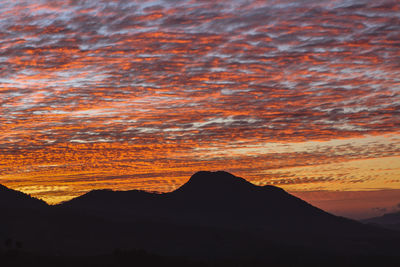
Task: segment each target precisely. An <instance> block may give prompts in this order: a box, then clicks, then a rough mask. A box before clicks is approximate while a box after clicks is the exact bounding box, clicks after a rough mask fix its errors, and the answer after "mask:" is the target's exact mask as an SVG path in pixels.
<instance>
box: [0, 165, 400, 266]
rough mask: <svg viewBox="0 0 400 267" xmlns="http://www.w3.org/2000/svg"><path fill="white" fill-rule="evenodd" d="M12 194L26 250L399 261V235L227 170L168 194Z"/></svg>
mask: <svg viewBox="0 0 400 267" xmlns="http://www.w3.org/2000/svg"><path fill="white" fill-rule="evenodd" d="M6 198H7V202H8V203H9V204H8V205H5V204H2V205H0V213H3V214H7V216H5V217H3V216H2V220H1V221H0V227H1V228H2V229H4V232H5V233H6V235H7V236H11V237H12V238H13V239H14V240H21V241H22V242H23V243H24V248H26V249H28V250H29V251H38V252H40V253H48V255H83V256H85V255H98V254H103V255H106V254H107V253H111V252H112V251H115V250H118V251H124V250H125V251H126V250H127V251H136V250H137V249H144V250H146V251H148V252H150V253H156V254H159V255H164V256H168V257H178V258H187V259H191V260H202V261H204V260H205V261H216V260H217V261H221V260H224V261H225V260H228V262H229V260H232V261H234V262H237V261H239V260H240V261H244V262H248V261H256V262H259V261H260V262H263V264H261V265H258V266H264V265H265V262H269V263H270V264H271V263H273V266H287V265H290V266H291V265H296V266H298V265H299V264H300V263H304V264H305V265H306V263H310V262H316V265H317V266H318V265H319V264H321V262H325V263H327V262H329V263H330V264H331V263H332V264H333V263H335V264H336V265H335V264H334V265H332V266H337V265H338V264H340V263H339V262H341V261H342V260H344V261H347V262H348V263H353V262H354V261H355V262H357V263H359V262H369V263H370V262H373V260H372V259H378V262H379V264H381V263H382V259H383V260H384V262H385V259H386V260H391V259H392V258H395V259H400V258H396V257H397V256H396V255H397V252H398V244H399V243H400V233H396V232H394V231H390V230H385V229H381V228H378V227H374V226H371V225H366V224H363V223H360V222H356V221H353V220H349V219H346V218H342V217H337V216H334V215H332V214H329V213H327V212H324V211H323V210H321V209H318V208H316V207H313V206H312V205H310V204H308V203H307V202H305V201H303V200H301V199H299V198H297V197H294V196H292V195H290V194H289V193H287V192H286V191H284V190H283V189H281V188H278V187H275V186H256V185H254V184H252V183H249V182H247V181H246V180H244V179H243V178H240V177H236V176H234V175H232V174H230V173H227V172H222V171H219V172H198V173H196V174H194V175H193V176H192V177H191V178H190V179H189V181H188V182H187V183H185V184H184V185H182V186H181V187H180V188H178V189H177V190H175V191H173V192H170V193H164V194H155V193H149V192H144V191H137V190H131V191H112V190H94V191H91V192H88V193H87V194H84V195H82V196H80V197H77V198H75V199H72V200H70V201H67V202H64V203H62V204H59V205H56V206H49V205H46V204H45V203H43V202H42V201H39V200H37V199H34V198H30V197H29V196H27V195H25V194H22V193H20V192H16V191H13V190H10V189H7V188H3V187H1V190H0V199H1V200H3V199H6ZM14 201H15V203H19V204H15V203H13V202H14ZM25 202H26V203H25ZM28 203H30V204H28ZM10 207H13V208H11V209H10ZM10 210H11V211H10ZM0 237H1V236H0ZM288 254H290V255H291V256H290V257H287V255H288ZM45 255H46V254H45ZM332 259H335V261H333V260H332ZM385 264H386V263H385ZM300 265H301V264H300ZM324 265H326V264H324ZM340 265H341V266H344V265H342V264H340ZM227 266H229V264H228V265H227ZM241 266H247V265H246V264H245V265H241ZM386 266H390V265H388V264H386ZM394 266H395V265H394Z"/></svg>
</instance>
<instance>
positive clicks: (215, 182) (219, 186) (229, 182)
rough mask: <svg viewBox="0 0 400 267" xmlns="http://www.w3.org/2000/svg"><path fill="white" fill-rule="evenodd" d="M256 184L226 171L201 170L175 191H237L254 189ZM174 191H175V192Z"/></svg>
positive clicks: (203, 192)
mask: <svg viewBox="0 0 400 267" xmlns="http://www.w3.org/2000/svg"><path fill="white" fill-rule="evenodd" d="M255 187H256V185H254V184H252V183H250V182H248V181H246V180H245V179H243V178H240V177H236V176H234V175H232V174H230V173H228V172H225V171H216V172H209V171H200V172H197V173H195V174H193V175H192V177H190V179H189V181H188V182H187V183H185V184H184V185H182V186H181V187H180V188H178V189H177V190H175V192H183V191H190V193H193V192H194V191H195V192H197V193H202V194H207V193H210V192H219V193H224V192H226V191H237V190H241V189H253V188H255ZM173 193H174V192H173Z"/></svg>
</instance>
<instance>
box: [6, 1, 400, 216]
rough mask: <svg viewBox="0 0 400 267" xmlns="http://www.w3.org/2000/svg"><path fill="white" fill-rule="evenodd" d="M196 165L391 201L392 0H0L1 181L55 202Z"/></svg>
mask: <svg viewBox="0 0 400 267" xmlns="http://www.w3.org/2000/svg"><path fill="white" fill-rule="evenodd" d="M199 170H211V171H212V170H225V171H229V172H232V173H233V174H235V175H238V176H241V177H243V178H245V179H247V180H248V181H251V182H253V183H255V184H257V185H264V184H272V185H276V186H280V187H282V188H284V189H285V190H288V191H289V192H292V193H293V194H295V195H297V196H299V197H302V198H304V199H305V200H307V201H310V202H311V203H312V204H315V205H316V206H318V207H322V208H324V209H327V210H328V211H331V212H334V213H335V214H339V215H346V216H349V217H354V218H356V217H357V218H361V217H367V216H372V215H379V214H383V213H384V212H390V211H396V210H400V2H399V1H396V0H389V1H363V0H353V1H352V0H322V1H321V0H319V1H314V0H297V1H287V0H281V1H275V0H271V1H270V0H262V1H259V0H247V1H244V0H231V1H206V0H192V1H183V0H162V1H145V0H140V1H128V0H120V1H117V0H107V1H100V0H90V1H79V0H69V1H68V0H65V1H64V0H63V1H58V0H51V1H50V0H29V1H20V0H15V1H11V0H8V1H7V0H6V1H0V183H2V184H4V185H6V186H9V187H11V188H13V189H16V190H21V191H23V192H26V193H29V194H31V195H33V196H36V197H39V198H42V199H44V200H45V201H47V202H48V203H52V204H54V203H58V202H60V201H65V200H68V199H71V198H73V197H76V196H78V195H81V194H84V193H85V192H88V191H90V190H92V189H98V188H112V189H115V190H130V189H140V190H148V191H154V192H168V191H171V190H174V189H175V188H177V187H179V186H180V185H182V184H183V183H185V182H186V181H187V180H188V179H189V177H190V176H191V175H192V174H193V173H195V172H196V171H199Z"/></svg>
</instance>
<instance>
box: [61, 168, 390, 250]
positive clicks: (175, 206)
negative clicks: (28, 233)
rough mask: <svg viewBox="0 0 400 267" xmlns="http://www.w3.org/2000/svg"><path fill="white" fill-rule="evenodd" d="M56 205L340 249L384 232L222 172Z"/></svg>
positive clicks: (116, 217) (103, 192)
mask: <svg viewBox="0 0 400 267" xmlns="http://www.w3.org/2000/svg"><path fill="white" fill-rule="evenodd" d="M59 208H61V209H67V210H75V211H77V212H80V213H82V214H90V215H91V216H96V217H100V218H103V219H110V218H112V220H113V221H118V222H137V221H151V222H153V223H154V222H156V223H167V224H171V225H180V226H185V227H188V226H190V227H212V228H218V229H228V230H230V231H240V232H246V233H248V234H251V235H254V236H258V237H262V238H266V239H268V240H271V241H272V242H279V243H286V244H298V245H301V246H303V245H310V244H318V243H321V244H323V245H324V246H327V245H329V246H330V245H332V246H331V247H334V249H339V250H341V249H346V248H345V246H342V245H340V246H336V243H341V242H340V240H341V239H342V238H347V239H348V240H351V239H354V240H357V241H356V242H358V241H359V240H358V239H359V238H361V239H363V238H364V237H370V236H374V235H380V234H383V232H384V230H380V229H377V228H375V227H371V226H368V225H364V224H362V223H359V222H356V221H353V220H350V219H346V218H342V217H337V216H334V215H332V214H329V213H327V212H324V211H323V210H321V209H318V208H316V207H314V206H312V205H310V204H308V203H307V202H305V201H303V200H301V199H299V198H297V197H295V196H292V195H290V194H289V193H287V192H286V191H284V190H283V189H281V188H278V187H275V186H270V185H267V186H256V185H254V184H252V183H250V182H248V181H246V180H245V179H243V178H240V177H236V176H234V175H232V174H230V173H227V172H223V171H218V172H206V171H201V172H198V173H196V174H194V175H193V176H192V177H191V178H190V179H189V181H188V182H187V183H185V184H184V185H182V186H181V187H180V188H178V189H176V190H175V191H173V192H170V193H164V194H152V193H148V192H143V191H137V190H132V191H123V192H121V191H111V190H95V191H91V192H89V193H87V194H85V195H83V196H80V197H78V198H75V199H73V200H71V201H68V202H65V203H63V204H61V205H59ZM328 229H329V230H328ZM327 239H329V240H330V241H331V243H330V244H328V243H327V242H326V240H327ZM349 243H351V241H349Z"/></svg>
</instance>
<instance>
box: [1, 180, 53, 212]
mask: <svg viewBox="0 0 400 267" xmlns="http://www.w3.org/2000/svg"><path fill="white" fill-rule="evenodd" d="M44 206H47V204H46V202H44V201H42V200H40V199H37V198H34V197H31V196H30V195H27V194H25V193H22V192H20V191H16V190H12V189H10V188H8V187H5V186H4V185H1V184H0V207H1V208H10V209H14V208H42V207H44Z"/></svg>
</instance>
